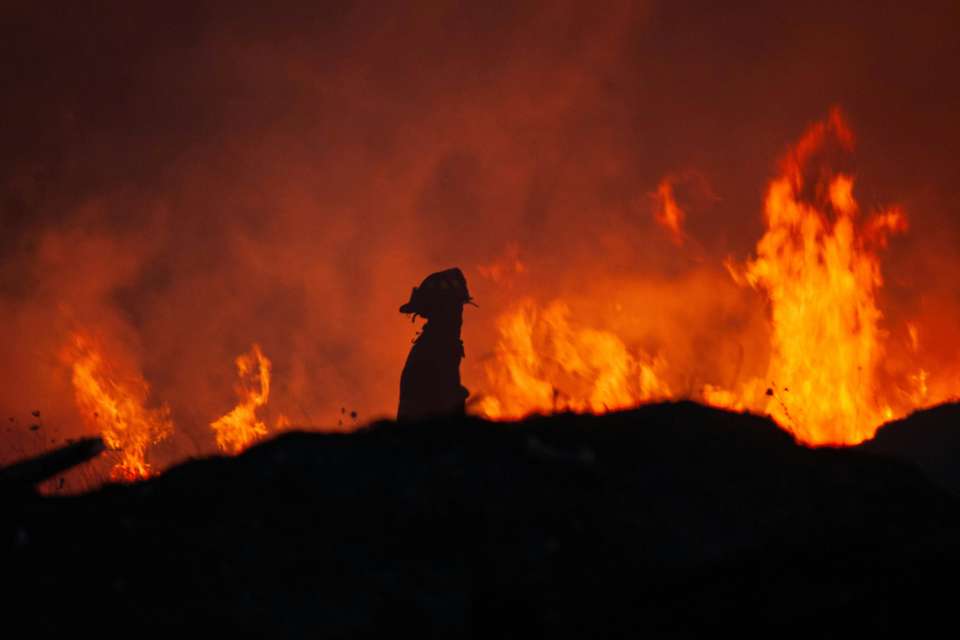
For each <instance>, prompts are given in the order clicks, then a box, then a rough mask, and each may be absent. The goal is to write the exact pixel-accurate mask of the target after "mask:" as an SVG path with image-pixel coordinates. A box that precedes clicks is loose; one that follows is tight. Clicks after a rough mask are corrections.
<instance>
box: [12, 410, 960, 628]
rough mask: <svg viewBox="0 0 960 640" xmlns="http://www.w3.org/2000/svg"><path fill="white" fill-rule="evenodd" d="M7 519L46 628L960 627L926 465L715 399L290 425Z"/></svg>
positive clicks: (24, 586)
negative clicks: (225, 451) (592, 411)
mask: <svg viewBox="0 0 960 640" xmlns="http://www.w3.org/2000/svg"><path fill="white" fill-rule="evenodd" d="M936 415H938V414H931V419H932V418H933V417H935V416H936ZM7 514H8V516H9V517H8V518H6V519H4V521H3V526H2V529H0V536H2V537H0V540H2V550H3V557H2V561H3V566H4V580H5V581H6V583H7V585H8V586H9V587H11V588H12V595H11V596H9V597H8V598H7V599H6V600H5V604H6V605H7V608H6V615H5V617H4V624H5V626H6V628H10V629H13V628H18V627H23V625H26V626H25V627H23V628H26V629H29V630H30V631H31V635H40V636H45V635H52V634H55V633H56V634H60V635H63V634H70V635H72V636H74V635H75V636H77V637H79V636H80V635H81V634H86V633H92V634H95V635H94V637H102V636H103V635H104V634H106V635H108V636H109V635H113V634H115V633H116V634H119V633H123V634H124V635H130V634H134V635H144V634H146V635H159V634H169V633H170V632H173V631H181V630H183V631H186V632H189V633H190V634H191V635H193V634H197V633H213V634H216V637H224V636H233V635H241V636H255V637H267V636H269V637H292V638H300V637H311V638H317V637H322V638H357V637H361V638H362V637H382V636H391V637H403V635H402V634H416V635H415V636H414V637H436V638H441V637H442V638H458V637H474V638H514V637H518V638H521V637H522V638H524V639H525V640H526V639H528V638H531V637H550V638H573V637H577V638H580V637H617V638H620V637H639V636H641V635H653V636H655V637H656V636H664V635H668V636H671V637H700V636H704V635H707V634H713V633H716V630H717V629H720V628H724V627H727V628H735V629H737V630H740V631H744V630H748V629H749V630H751V631H755V632H767V633H777V634H778V635H784V634H788V635H802V636H804V637H806V638H809V637H812V636H815V637H823V636H830V635H837V636H846V637H851V636H852V635H853V634H856V635H857V636H860V635H866V634H871V635H875V634H889V633H890V632H891V630H899V631H908V630H912V631H916V629H917V626H916V625H917V624H918V621H923V622H924V623H927V624H932V623H936V622H947V621H949V620H950V619H951V618H952V608H953V604H952V600H953V597H954V596H953V592H952V590H951V589H949V588H947V589H942V588H941V587H940V585H941V583H944V582H946V583H947V584H949V581H948V579H952V578H953V577H954V576H956V575H957V570H958V568H960V553H958V547H957V542H956V541H957V540H960V505H958V502H957V500H956V499H955V498H954V497H953V496H952V495H951V494H950V493H948V492H946V491H944V490H943V489H941V488H940V487H938V486H936V485H935V484H933V483H931V482H930V481H929V480H928V479H927V478H926V477H925V476H924V475H923V474H922V473H921V472H920V471H919V470H918V469H917V468H916V467H915V466H913V465H912V464H909V463H907V462H900V461H898V460H896V459H893V458H890V457H887V456H876V455H873V454H871V453H869V452H867V451H863V450H855V449H810V448H806V447H801V446H798V445H796V444H795V443H794V442H793V440H792V439H791V438H790V436H788V435H787V434H785V433H784V432H783V431H781V430H780V429H778V428H777V427H776V426H775V425H774V424H773V423H772V422H770V421H769V420H767V419H765V418H759V417H756V416H750V415H739V414H732V413H727V412H723V411H718V410H714V409H709V408H706V407H702V406H699V405H695V404H692V403H676V404H663V405H656V406H648V407H643V408H640V409H637V410H633V411H627V412H622V413H615V414H611V415H606V416H598V417H595V416H577V415H559V416H553V417H547V418H535V419H530V420H528V421H526V422H523V423H517V424H490V423H486V422H484V421H481V420H477V419H472V418H465V419H455V420H446V421H445V420H434V421H430V422H423V423H418V424H393V423H387V422H385V423H380V424H375V425H372V426H370V427H369V428H366V429H363V430H361V431H359V432H356V433H353V434H350V435H333V434H319V433H302V432H301V433H287V434H284V435H282V436H279V437H277V438H274V439H272V440H270V441H267V442H264V443H262V444H260V445H259V446H256V447H254V448H252V449H250V450H248V451H247V452H245V453H243V454H242V455H240V456H237V457H235V458H210V459H204V460H194V461H190V462H187V463H184V464H181V465H179V466H177V467H175V468H173V469H170V470H169V471H167V472H166V473H164V474H163V475H161V476H159V477H157V478H154V479H152V480H150V481H147V482H143V483H139V484H135V485H126V486H125V485H112V486H107V487H104V488H103V489H101V490H98V491H96V492H93V493H90V494H88V495H83V496H74V497H56V498H53V497H49V498H42V497H38V496H33V497H30V498H25V499H22V500H19V501H10V502H9V505H8V509H7Z"/></svg>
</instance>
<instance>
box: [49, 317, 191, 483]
mask: <svg viewBox="0 0 960 640" xmlns="http://www.w3.org/2000/svg"><path fill="white" fill-rule="evenodd" d="M71 346H72V348H71V349H70V350H68V352H67V353H68V358H69V359H70V360H71V361H72V370H73V376H72V382H73V388H74V396H75V399H76V403H77V408H78V409H79V411H80V415H81V416H82V418H83V420H84V423H85V424H86V425H87V426H88V427H89V428H91V429H93V430H96V431H99V432H100V434H101V436H102V437H103V440H104V442H105V443H106V445H107V446H108V447H109V448H111V449H114V450H116V451H119V452H120V455H121V458H120V461H119V462H118V463H117V464H116V465H115V466H114V468H113V471H112V472H111V477H112V479H114V480H119V481H126V482H132V481H135V480H139V479H143V478H148V477H150V475H151V474H152V469H151V467H150V465H149V464H148V463H147V462H146V452H147V448H148V447H149V446H150V445H153V444H156V443H158V442H160V441H161V440H163V439H165V438H167V437H168V436H169V435H170V434H171V433H173V423H172V422H171V420H170V409H169V408H168V407H166V406H161V407H160V408H158V409H147V408H146V407H145V404H146V399H147V396H148V395H149V392H150V387H149V386H148V385H147V383H146V382H145V381H144V379H143V377H142V376H141V375H140V374H139V373H133V374H131V373H128V374H126V375H122V374H120V373H118V372H117V371H116V370H114V368H113V367H111V365H110V364H109V363H108V362H107V361H105V360H104V358H103V355H102V352H101V350H100V348H99V347H98V346H97V345H96V344H95V343H94V342H93V341H92V340H91V339H90V338H88V337H86V336H83V335H81V334H74V336H73V339H72V345H71Z"/></svg>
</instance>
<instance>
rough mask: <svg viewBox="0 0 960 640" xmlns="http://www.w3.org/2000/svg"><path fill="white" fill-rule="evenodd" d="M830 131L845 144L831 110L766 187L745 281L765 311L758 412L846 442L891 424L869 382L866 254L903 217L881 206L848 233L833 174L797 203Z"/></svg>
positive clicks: (844, 188) (876, 278)
mask: <svg viewBox="0 0 960 640" xmlns="http://www.w3.org/2000/svg"><path fill="white" fill-rule="evenodd" d="M831 134H832V136H833V137H834V138H836V139H837V140H838V141H839V142H840V143H841V144H843V146H845V147H848V148H849V147H850V146H851V145H852V143H853V135H852V134H851V133H850V131H849V129H848V128H847V126H846V123H845V122H844V120H843V118H842V116H841V115H840V113H839V112H838V111H834V112H833V113H832V114H831V116H830V119H829V120H828V121H827V122H826V123H819V124H817V125H815V126H813V127H812V128H811V129H810V130H809V131H808V132H807V133H806V135H805V136H804V137H803V138H802V139H801V140H800V142H799V143H798V144H797V146H796V147H795V149H794V150H793V151H792V152H791V153H790V154H788V155H787V157H786V159H785V160H784V162H783V172H782V174H781V175H780V176H778V177H777V178H775V179H774V180H773V181H772V182H771V183H770V186H769V187H768V190H767V197H766V202H765V208H764V211H765V219H766V223H767V231H766V233H765V234H764V236H763V237H762V238H761V239H760V241H759V243H758V244H757V257H756V258H755V259H754V260H752V261H750V262H749V263H748V265H747V270H746V278H747V281H748V282H749V283H750V284H751V285H752V286H754V287H755V288H756V289H758V290H760V291H761V292H763V293H764V295H765V296H766V298H767V300H768V301H769V304H770V313H771V324H772V330H773V333H772V341H773V344H772V347H773V354H772V357H771V361H770V365H769V368H768V370H767V379H768V380H769V381H771V385H772V387H771V391H770V393H769V394H768V395H769V396H770V398H771V399H770V400H769V401H768V403H767V406H766V410H767V411H768V412H769V413H770V414H771V415H772V416H773V417H774V418H775V419H776V420H777V422H778V423H779V424H781V425H782V426H783V427H785V428H786V429H788V430H789V431H791V432H792V433H793V434H794V435H795V436H796V437H797V438H798V439H799V440H801V441H803V442H807V443H811V444H855V443H857V442H861V441H863V440H865V439H867V438H869V437H871V436H872V435H873V433H874V432H875V431H876V429H877V427H878V426H879V425H880V424H881V423H882V422H883V421H884V420H887V419H889V418H890V417H891V411H890V409H889V406H888V405H887V404H886V403H885V401H884V399H883V397H882V394H881V392H880V389H879V388H878V385H877V383H876V372H877V366H878V364H879V363H880V358H881V357H882V355H883V339H884V334H883V332H882V331H881V329H880V320H881V318H882V314H881V313H880V310H879V309H878V308H877V304H876V292H877V290H878V289H879V288H880V287H881V285H882V284H883V278H882V276H881V273H880V263H879V259H878V257H877V255H876V253H874V251H873V248H874V247H879V246H883V244H884V243H885V240H886V236H887V234H888V233H894V232H897V231H901V230H903V229H905V228H906V218H905V217H904V216H903V214H902V213H901V212H900V211H899V210H897V209H890V210H887V211H884V212H881V213H879V214H877V215H875V216H872V217H871V218H870V219H869V220H867V222H866V224H865V225H863V226H860V227H858V225H857V222H856V217H857V214H858V213H859V208H858V205H857V202H856V200H855V199H854V197H853V178H852V177H850V176H847V175H843V174H837V175H833V176H832V177H830V178H829V181H828V182H827V184H826V185H822V184H818V185H813V186H814V189H813V190H812V192H813V193H814V194H815V195H814V196H813V201H812V202H807V201H805V200H804V198H803V196H802V193H803V192H804V188H805V186H806V185H805V180H804V168H805V165H806V164H807V163H808V162H809V160H810V158H811V156H812V154H814V153H816V152H818V151H820V150H821V149H822V148H823V146H824V144H825V143H826V142H827V140H828V136H830V135H831ZM824 186H825V187H826V189H824V188H823V187H824ZM828 211H832V214H833V215H832V216H831V215H829V214H828V213H827V212H828ZM781 390H782V391H781Z"/></svg>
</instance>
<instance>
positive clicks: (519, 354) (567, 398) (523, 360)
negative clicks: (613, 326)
mask: <svg viewBox="0 0 960 640" xmlns="http://www.w3.org/2000/svg"><path fill="white" fill-rule="evenodd" d="M569 316H570V309H569V308H568V307H567V305H566V304H564V303H562V302H554V303H552V304H550V305H548V306H547V307H546V308H543V309H541V308H539V307H538V306H537V305H536V304H535V303H534V302H532V301H526V302H524V303H522V304H521V305H520V306H519V307H517V308H516V309H514V310H513V311H511V312H508V313H506V314H504V315H503V316H501V317H500V319H499V321H498V323H497V327H498V331H499V336H500V338H499V342H498V343H497V346H496V351H495V360H494V361H493V362H491V363H489V364H488V366H487V367H486V373H487V376H488V378H489V381H490V383H491V386H492V387H493V388H494V389H495V395H494V394H491V395H487V396H485V397H483V398H482V399H481V400H480V402H479V405H478V407H477V410H478V411H479V413H480V414H481V415H483V416H486V417H488V418H491V419H514V418H520V417H523V416H526V415H530V414H533V413H550V412H554V411H576V412H592V413H603V412H606V411H611V410H615V409H622V408H625V407H629V406H633V405H636V404H639V403H641V402H647V401H650V400H654V399H657V398H665V397H668V396H669V395H670V390H669V388H668V387H667V386H666V385H665V384H664V383H663V382H662V381H661V380H660V377H659V375H658V371H659V369H661V368H662V367H663V366H664V363H663V362H662V361H659V360H655V359H652V358H649V357H647V356H646V355H644V354H642V353H631V352H630V351H629V350H628V349H627V347H626V345H625V344H624V343H623V341H621V340H620V338H618V337H617V336H616V335H614V334H613V333H610V332H608V331H601V330H598V329H593V328H589V327H582V326H577V325H576V324H575V323H573V322H571V320H570V317H569Z"/></svg>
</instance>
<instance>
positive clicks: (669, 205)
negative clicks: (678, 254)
mask: <svg viewBox="0 0 960 640" xmlns="http://www.w3.org/2000/svg"><path fill="white" fill-rule="evenodd" d="M654 197H655V198H656V201H657V208H656V209H655V210H654V212H653V218H654V220H656V221H657V224H659V225H660V226H661V227H663V228H664V229H666V230H667V231H668V232H669V233H670V239H671V240H672V241H673V243H674V244H675V245H677V246H678V247H679V246H682V245H683V242H684V240H685V239H686V236H685V235H684V232H683V221H684V218H686V214H685V213H684V211H683V209H681V208H680V205H678V204H677V200H676V198H675V197H674V195H673V181H672V180H671V179H670V178H669V177H667V178H664V179H663V180H661V181H660V184H659V185H657V192H656V193H655V194H654Z"/></svg>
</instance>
